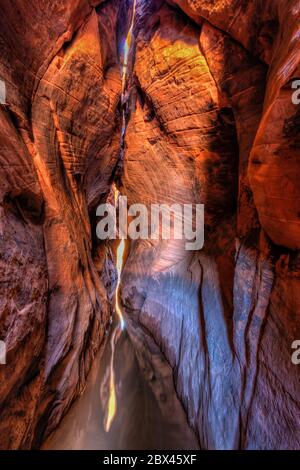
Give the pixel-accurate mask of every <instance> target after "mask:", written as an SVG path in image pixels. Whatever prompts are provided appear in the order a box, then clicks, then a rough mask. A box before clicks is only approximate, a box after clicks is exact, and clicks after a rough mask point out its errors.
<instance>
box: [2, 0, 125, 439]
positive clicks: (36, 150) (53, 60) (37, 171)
mask: <svg viewBox="0 0 300 470" xmlns="http://www.w3.org/2000/svg"><path fill="white" fill-rule="evenodd" d="M101 3H102V2H88V1H85V0H80V1H76V2H71V1H68V2H46V3H45V2H34V4H33V3H32V2H27V1H19V2H17V3H16V4H15V5H14V7H13V8H12V6H11V5H10V4H9V3H7V2H2V5H1V9H2V10H3V11H2V14H1V17H2V18H3V24H2V26H1V78H2V80H4V81H5V83H6V87H7V98H6V101H7V105H6V106H2V109H1V133H2V137H1V281H2V282H1V289H2V293H1V317H0V320H1V324H0V332H1V333H0V335H1V339H2V340H5V342H6V345H7V351H8V354H7V366H2V367H1V371H0V374H1V380H0V387H1V390H0V397H1V442H0V445H1V448H28V447H30V446H31V445H38V444H39V442H40V439H41V437H42V436H43V434H44V433H45V435H47V434H48V433H49V432H50V431H51V430H52V429H53V428H54V427H55V426H56V425H57V424H58V423H59V421H60V419H61V417H62V415H63V413H65V412H66V410H67V409H68V407H69V405H70V404H71V402H72V401H73V400H74V398H75V397H76V396H77V395H78V394H79V393H81V392H82V390H83V387H84V385H85V382H86V377H87V374H88V372H89V369H90V367H91V362H92V360H93V358H94V357H95V354H96V352H97V351H98V349H99V346H100V344H101V343H102V341H103V338H104V334H105V330H106V328H107V324H108V322H109V317H110V314H111V306H110V303H109V302H108V298H107V291H106V289H105V288H104V285H103V280H104V282H109V280H106V279H101V277H100V276H99V273H98V271H97V269H96V267H95V264H94V261H93V256H94V255H95V254H96V252H95V250H94V248H95V247H93V244H92V238H93V237H92V230H91V226H90V219H89V211H91V213H93V212H94V207H95V206H96V205H97V204H98V203H99V201H100V200H101V198H103V197H105V194H106V193H107V192H108V190H109V179H110V177H111V174H112V172H113V168H114V166H115V164H116V161H117V158H118V151H119V149H118V140H119V134H120V132H119V123H118V112H117V108H118V102H119V96H120V90H121V77H120V68H119V61H118V57H117V27H116V24H117V21H118V12H119V4H120V2H118V1H112V2H110V3H109V5H101ZM98 4H100V5H99V6H97V5H98ZM107 262H109V260H108V261H107ZM98 264H99V263H98V262H97V265H98ZM104 264H105V250H104V251H103V252H102V265H104Z"/></svg>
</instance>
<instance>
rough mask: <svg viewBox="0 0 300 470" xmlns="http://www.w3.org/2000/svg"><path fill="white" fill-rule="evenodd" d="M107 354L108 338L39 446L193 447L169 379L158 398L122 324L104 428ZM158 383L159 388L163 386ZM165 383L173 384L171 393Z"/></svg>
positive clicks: (191, 435)
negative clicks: (77, 393) (113, 404)
mask: <svg viewBox="0 0 300 470" xmlns="http://www.w3.org/2000/svg"><path fill="white" fill-rule="evenodd" d="M111 334H113V332H111ZM111 354H112V350H111V341H110V338H108V340H107V341H106V344H105V346H104V350H103V351H102V352H100V353H99V354H98V356H97V357H96V359H95V361H94V364H93V366H92V369H91V372H90V374H89V377H88V381H87V386H86V388H85V391H84V393H83V394H82V396H81V397H79V398H78V399H77V400H76V401H75V402H74V404H73V405H72V407H71V408H70V410H69V412H68V413H67V415H66V416H65V417H64V419H63V420H62V422H61V424H60V426H59V427H58V428H57V430H56V431H54V432H53V433H52V435H51V436H50V437H49V438H48V439H47V440H46V442H45V443H44V445H43V446H42V449H43V450H164V449H165V450H166V449H169V450H179V449H180V450H189V449H191V450H195V449H198V448H199V447H198V442H197V439H196V436H195V434H194V433H193V431H192V430H191V428H190V427H189V425H188V423H187V420H186V415H185V413H184V411H183V409H182V407H181V404H180V403H179V400H178V398H177V395H176V393H175V389H174V387H173V385H172V384H170V383H169V384H168V387H167V388H168V395H165V396H163V397H162V399H161V400H160V399H159V400H157V396H156V394H155V393H153V383H150V379H149V378H148V379H147V374H145V373H144V371H143V370H142V368H141V365H140V363H139V361H138V359H137V356H136V353H135V349H134V347H133V344H132V341H131V339H130V337H129V334H128V333H127V331H126V330H125V331H123V332H122V335H121V337H120V339H119V341H118V342H117V343H116V346H115V356H114V372H115V385H116V387H115V388H116V395H117V411H116V415H115V418H114V420H113V422H112V425H111V428H110V430H109V431H108V432H106V431H105V419H106V413H107V406H108V393H109V372H110V363H111ZM171 375H172V374H171ZM151 382H153V377H151ZM158 385H159V387H160V388H161V387H163V386H164V385H163V384H158ZM170 387H171V388H173V393H171V395H172V396H170ZM165 410H168V412H166V411H165Z"/></svg>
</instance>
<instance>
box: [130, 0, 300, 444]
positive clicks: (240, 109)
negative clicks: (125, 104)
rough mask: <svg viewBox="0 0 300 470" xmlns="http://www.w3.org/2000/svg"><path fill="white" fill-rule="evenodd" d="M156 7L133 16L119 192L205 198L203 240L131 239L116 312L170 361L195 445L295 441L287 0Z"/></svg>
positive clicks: (293, 141) (294, 176)
mask: <svg viewBox="0 0 300 470" xmlns="http://www.w3.org/2000/svg"><path fill="white" fill-rule="evenodd" d="M169 3H170V5H171V6H170V7H168V6H166V4H165V2H155V7H153V9H152V11H151V15H149V14H148V15H144V17H143V19H141V20H140V22H139V24H138V27H137V33H136V34H137V45H136V57H135V80H136V86H135V89H134V91H133V102H134V104H133V105H132V108H133V111H132V115H131V121H130V123H129V126H128V129H127V153H126V163H125V175H124V179H123V182H124V191H125V193H126V194H127V195H128V197H129V200H130V202H131V203H132V202H138V201H146V202H147V203H148V204H150V203H157V202H160V203H183V202H184V203H188V202H191V201H192V202H201V203H204V204H205V223H206V241H205V246H204V249H203V250H202V251H201V252H199V253H194V254H193V253H192V254H191V253H189V252H187V251H186V250H185V248H184V244H183V243H181V242H155V241H153V242H151V243H149V242H147V241H143V242H133V243H132V245H131V252H130V255H129V258H128V260H127V263H126V266H125V272H124V278H123V301H124V305H125V307H126V311H127V316H128V322H129V325H130V327H132V328H133V329H135V328H139V326H140V327H141V331H142V332H144V336H145V341H146V344H147V346H146V347H145V351H148V355H149V354H150V356H151V353H149V351H151V346H150V345H151V344H152V343H153V344H154V343H157V344H158V345H159V347H160V349H161V350H162V352H163V354H164V356H165V357H167V359H168V361H169V362H170V364H171V366H172V367H173V370H174V379H175V384H176V388H177V391H178V394H179V396H180V397H181V399H182V402H183V404H184V407H185V409H186V411H187V414H188V417H189V420H190V423H191V425H192V427H193V428H194V429H196V430H197V432H198V436H199V440H200V445H201V447H202V448H209V449H232V448H246V449H263V448H267V449H276V448H282V449H284V448H293V449H294V448H295V449H296V448H298V447H299V439H300V435H299V432H298V431H297V425H296V423H298V422H299V406H298V403H299V391H298V390H297V385H296V384H299V374H298V369H297V367H295V366H294V365H293V364H292V362H291V354H292V350H291V344H292V342H293V340H294V339H297V337H298V336H299V333H300V332H299V326H300V325H299V322H298V321H297V313H296V312H298V311H299V303H298V301H297V294H296V290H294V289H296V285H297V282H298V281H297V279H298V275H299V273H298V262H297V259H298V256H297V253H296V252H292V251H289V249H295V248H297V247H298V246H297V240H298V239H299V237H298V235H297V227H298V221H297V215H296V206H297V200H298V190H299V185H298V183H296V181H298V179H299V178H298V172H299V165H298V164H297V134H296V132H295V129H296V123H297V116H298V109H297V108H295V105H293V104H292V99H291V97H292V92H293V91H292V89H291V79H292V78H294V77H295V76H297V67H298V54H299V45H297V33H296V31H297V30H298V21H297V20H296V17H297V15H298V11H299V5H298V2H295V1H294V2H289V3H288V4H287V3H286V2H285V3H284V2H277V3H276V2H264V4H262V2H257V3H256V2H248V3H247V4H246V3H245V2H218V1H216V2H205V1H201V0H200V1H190V2H188V1H177V2H169ZM175 3H176V4H177V5H178V6H179V7H180V8H181V9H182V11H180V10H178V9H174V6H175ZM289 13H291V15H290V16H289V20H290V23H289V25H290V26H289V27H288V26H287V23H286V22H284V21H283V18H284V17H285V16H286V15H288V14H289ZM185 14H186V15H187V16H185ZM192 20H193V21H194V22H193V21H192ZM195 22H196V24H195ZM278 37H280V42H277V38H278ZM291 38H293V40H292V39H291ZM282 42H283V43H282ZM287 51H288V52H287ZM284 52H285V55H284ZM146 64H147V65H146ZM268 71H269V73H268V74H267V72H268ZM287 122H288V123H289V124H288V130H287ZM275 154H276V158H275ZM284 181H285V183H284ZM283 186H284V189H283ZM278 245H281V247H280V246H278ZM279 292H281V293H282V296H281V300H280V301H279V296H280V294H279ZM292 312H293V313H292ZM291 316H292V318H293V319H292V318H291ZM195 345H197V346H195ZM145 354H147V352H145ZM298 388H299V386H298ZM270 404H272V405H271V407H272V412H270Z"/></svg>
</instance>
